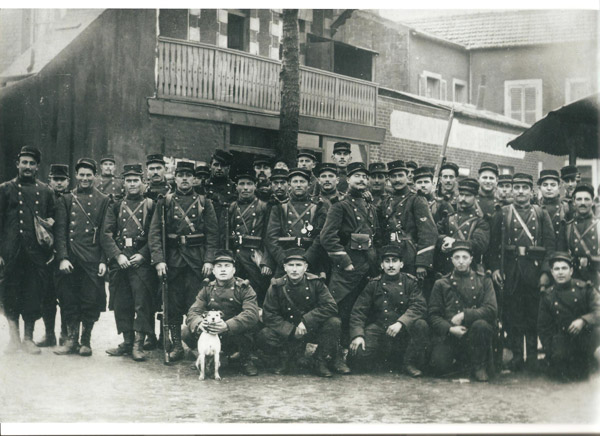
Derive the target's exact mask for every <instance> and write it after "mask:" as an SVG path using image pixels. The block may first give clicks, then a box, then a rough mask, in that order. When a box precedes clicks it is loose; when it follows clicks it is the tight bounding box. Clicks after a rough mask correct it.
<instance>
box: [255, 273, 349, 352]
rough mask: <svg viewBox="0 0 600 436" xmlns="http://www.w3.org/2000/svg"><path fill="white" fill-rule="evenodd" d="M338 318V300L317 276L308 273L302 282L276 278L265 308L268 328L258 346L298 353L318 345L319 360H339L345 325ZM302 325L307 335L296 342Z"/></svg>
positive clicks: (269, 349)
mask: <svg viewBox="0 0 600 436" xmlns="http://www.w3.org/2000/svg"><path fill="white" fill-rule="evenodd" d="M336 315H337V307H336V304H335V301H334V299H333V297H332V296H331V294H330V293H329V290H328V289H327V286H326V285H325V284H324V283H323V282H322V281H321V280H320V279H319V278H318V277H317V276H315V275H313V274H309V273H307V274H305V275H304V277H303V278H302V280H300V282H298V283H292V281H291V280H290V279H289V278H288V277H287V276H285V277H280V278H274V279H273V280H272V281H271V286H270V287H269V290H268V291H267V297H266V298H265V304H264V306H263V322H264V324H265V327H264V328H263V329H262V330H261V331H260V332H259V333H258V335H257V337H256V339H257V342H258V345H259V346H260V347H261V348H263V349H264V350H266V351H267V352H268V351H271V352H273V351H282V350H283V349H291V350H290V351H292V353H294V352H295V351H300V348H301V347H303V346H304V345H305V344H306V343H307V342H309V343H316V344H317V345H318V348H317V351H316V354H315V357H316V359H317V360H318V361H324V360H326V359H327V357H328V356H330V357H335V355H336V349H337V344H338V341H339V337H340V325H341V323H340V319H339V318H338V317H337V316H336ZM301 322H302V323H304V325H305V327H306V330H307V334H306V335H304V336H303V337H302V338H301V339H296V338H295V337H294V333H295V331H296V327H297V326H298V325H299V324H300V323H301ZM302 349H303V348H302Z"/></svg>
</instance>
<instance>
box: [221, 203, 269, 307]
mask: <svg viewBox="0 0 600 436" xmlns="http://www.w3.org/2000/svg"><path fill="white" fill-rule="evenodd" d="M268 210H269V207H268V205H267V203H265V202H264V201H261V200H259V199H258V198H256V197H254V198H252V199H250V200H249V201H246V200H236V201H234V202H233V203H232V204H231V206H229V229H230V241H231V243H230V247H232V248H234V249H235V262H236V273H237V274H238V275H239V276H240V277H242V278H245V279H248V280H249V281H250V284H251V285H252V288H253V289H254V291H255V292H256V295H257V298H258V304H259V306H262V303H263V300H264V299H265V294H266V293H267V288H268V287H269V281H268V280H269V278H268V277H265V276H263V275H262V274H261V269H262V267H264V266H267V267H269V268H270V269H271V270H274V268H275V265H274V261H273V259H272V258H271V256H270V255H269V252H268V251H267V250H266V248H265V232H266V229H267V220H268V215H267V212H268Z"/></svg>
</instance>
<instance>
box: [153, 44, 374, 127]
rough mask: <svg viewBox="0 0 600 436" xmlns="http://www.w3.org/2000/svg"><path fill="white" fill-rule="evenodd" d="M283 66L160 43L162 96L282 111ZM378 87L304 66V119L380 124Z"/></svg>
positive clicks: (256, 58) (214, 49)
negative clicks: (305, 116) (280, 82)
mask: <svg viewBox="0 0 600 436" xmlns="http://www.w3.org/2000/svg"><path fill="white" fill-rule="evenodd" d="M280 71H281V62H279V61H275V60H271V59H267V58H262V57H259V56H254V55H250V54H248V53H243V52H239V51H236V50H229V49H222V48H217V47H214V46H210V45H205V44H200V43H195V42H188V41H178V40H172V39H168V38H163V37H161V38H159V42H158V96H159V97H163V98H171V99H181V100H191V101H198V102H211V103H216V104H220V105H225V106H231V107H239V108H244V109H258V110H261V111H267V112H279V108H280V103H281V102H280V87H279V72H280ZM376 100H377V85H376V84H374V83H371V82H367V81H364V80H358V79H353V78H351V77H347V76H341V75H339V74H333V73H329V72H327V71H322V70H319V69H315V68H310V67H304V66H302V67H300V114H301V115H307V116H312V117H319V118H327V119H331V120H338V121H345V122H350V123H356V124H364V125H369V126H373V125H375V109H376Z"/></svg>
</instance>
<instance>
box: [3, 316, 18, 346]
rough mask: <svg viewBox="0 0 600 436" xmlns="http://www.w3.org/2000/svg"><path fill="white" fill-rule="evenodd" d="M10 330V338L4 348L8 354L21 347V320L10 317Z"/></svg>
mask: <svg viewBox="0 0 600 436" xmlns="http://www.w3.org/2000/svg"><path fill="white" fill-rule="evenodd" d="M8 332H9V337H10V340H9V341H8V346H7V347H6V348H5V349H4V353H6V354H14V353H16V352H18V351H19V350H20V349H21V332H20V331H19V320H16V321H15V320H13V319H8Z"/></svg>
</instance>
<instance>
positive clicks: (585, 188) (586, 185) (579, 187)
mask: <svg viewBox="0 0 600 436" xmlns="http://www.w3.org/2000/svg"><path fill="white" fill-rule="evenodd" d="M579 191H583V192H589V193H590V195H591V196H592V198H594V187H593V186H592V185H590V184H589V183H578V184H577V186H576V187H575V189H574V190H573V197H575V194H577V193H578V192H579Z"/></svg>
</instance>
